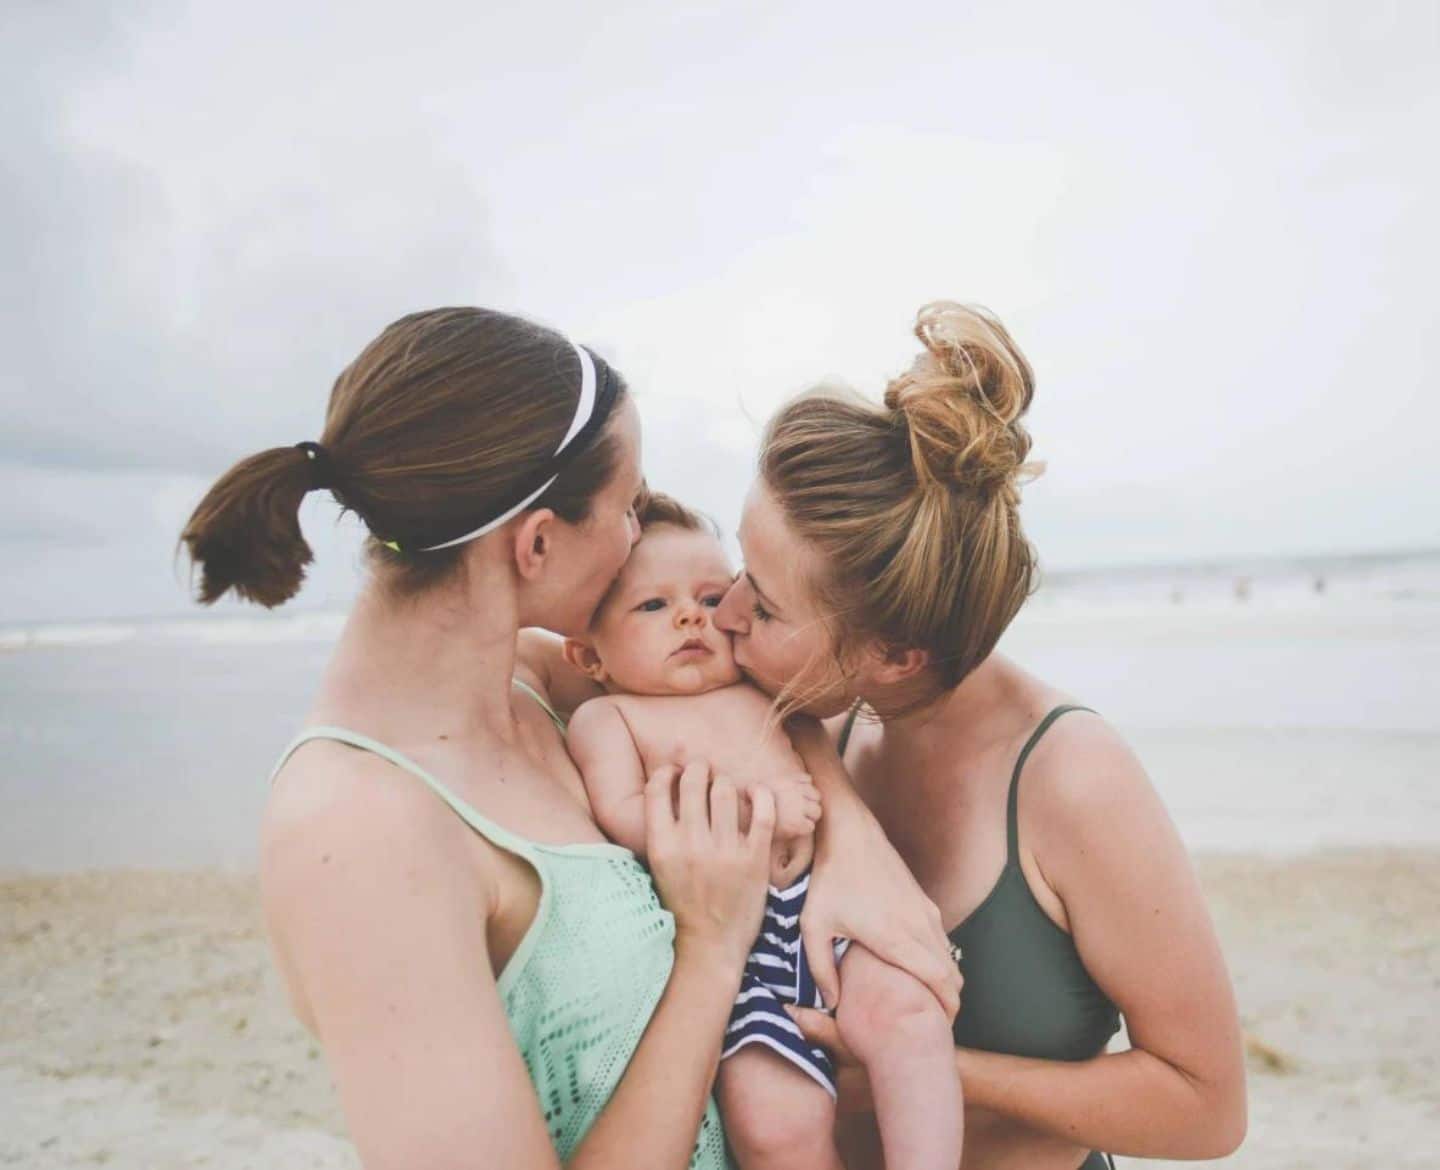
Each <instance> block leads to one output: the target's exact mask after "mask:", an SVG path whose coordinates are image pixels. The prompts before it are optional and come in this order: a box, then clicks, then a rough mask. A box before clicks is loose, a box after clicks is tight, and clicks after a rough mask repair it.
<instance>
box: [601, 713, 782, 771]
mask: <svg viewBox="0 0 1440 1170" xmlns="http://www.w3.org/2000/svg"><path fill="white" fill-rule="evenodd" d="M624 714H625V721H626V723H628V724H629V726H630V730H631V733H632V735H634V737H635V744H636V747H637V748H639V750H640V756H641V759H642V761H643V762H644V764H645V771H646V772H647V774H648V773H649V772H651V771H653V770H654V769H656V768H659V767H663V766H664V765H666V764H687V763H690V762H691V761H693V760H703V761H705V762H706V763H708V764H709V765H710V766H711V768H712V769H713V771H714V772H715V773H716V774H718V775H725V776H729V777H730V778H731V779H732V780H734V781H736V782H737V783H744V782H746V781H748V780H753V779H759V778H764V777H767V776H775V775H777V774H781V773H786V772H796V771H803V765H802V764H801V762H800V757H799V756H798V755H797V754H796V752H795V749H794V748H792V747H791V746H790V739H789V737H788V736H787V735H786V734H785V732H784V731H783V730H782V729H781V728H780V727H779V726H778V725H777V724H776V723H775V720H774V719H773V718H772V717H771V716H770V708H769V704H768V703H766V702H764V701H759V702H752V701H750V699H749V698H748V696H744V695H729V694H726V693H725V692H717V693H712V694H711V695H695V696H673V697H672V696H666V697H663V698H660V697H653V698H635V699H632V700H631V701H630V702H627V703H626V705H625V709H624Z"/></svg>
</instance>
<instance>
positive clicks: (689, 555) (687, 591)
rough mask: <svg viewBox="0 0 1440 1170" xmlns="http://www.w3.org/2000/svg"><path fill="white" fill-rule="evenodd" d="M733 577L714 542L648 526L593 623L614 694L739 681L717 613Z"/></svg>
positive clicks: (677, 691)
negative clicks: (718, 626) (716, 609)
mask: <svg viewBox="0 0 1440 1170" xmlns="http://www.w3.org/2000/svg"><path fill="white" fill-rule="evenodd" d="M733 578H734V573H733V572H732V571H731V568H730V562H729V561H728V560H727V559H726V557H725V550H724V549H723V548H722V547H721V546H720V542H719V540H717V539H716V538H715V537H714V536H711V535H710V534H709V533H708V532H687V531H686V530H685V529H683V528H676V527H675V526H674V525H670V524H657V525H655V526H653V527H651V528H647V529H646V530H645V533H644V535H643V536H641V538H640V543H639V544H637V545H636V546H635V550H634V551H633V552H632V553H631V554H630V559H629V560H628V561H626V562H625V567H624V569H622V570H621V573H620V578H619V580H618V581H616V583H615V586H614V588H613V590H612V591H611V593H610V594H609V596H608V597H606V599H605V602H604V604H603V605H602V606H601V607H600V610H599V612H598V613H597V614H596V615H595V620H594V622H593V623H592V625H591V628H590V634H589V638H588V639H587V640H588V641H589V642H590V643H591V645H592V646H593V647H594V650H595V654H596V655H597V656H598V658H599V660H600V664H601V665H602V667H603V670H604V674H605V679H604V681H605V683H606V685H607V686H608V687H609V689H611V690H612V691H617V692H622V693H626V694H636V695H698V694H703V693H704V692H705V691H713V690H715V689H716V688H717V687H723V686H729V685H730V684H731V683H736V682H739V681H740V671H739V668H738V667H736V665H735V657H734V655H733V653H732V652H731V648H730V636H729V635H728V634H725V633H722V632H721V631H720V630H718V629H716V628H715V621H714V617H715V607H716V606H717V605H719V604H720V599H721V598H722V597H723V596H725V590H726V589H728V588H729V587H730V582H731V580H732V579H733Z"/></svg>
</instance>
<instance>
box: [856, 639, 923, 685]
mask: <svg viewBox="0 0 1440 1170" xmlns="http://www.w3.org/2000/svg"><path fill="white" fill-rule="evenodd" d="M865 657H866V659H867V665H868V667H869V670H868V671H867V672H866V673H867V674H868V675H869V676H870V680H871V681H872V682H877V683H879V684H881V685H882V686H890V685H893V684H895V683H899V682H905V681H906V680H907V679H912V678H914V677H915V676H916V675H917V674H919V673H920V672H921V671H922V670H924V669H925V668H926V667H927V666H929V665H930V651H928V650H921V649H919V648H917V647H915V646H895V645H892V644H890V643H888V642H871V643H870V644H869V645H867V646H866V647H865Z"/></svg>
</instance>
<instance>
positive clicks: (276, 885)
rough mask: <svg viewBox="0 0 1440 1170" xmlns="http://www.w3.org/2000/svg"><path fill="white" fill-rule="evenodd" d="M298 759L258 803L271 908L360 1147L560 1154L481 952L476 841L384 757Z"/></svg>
mask: <svg viewBox="0 0 1440 1170" xmlns="http://www.w3.org/2000/svg"><path fill="white" fill-rule="evenodd" d="M305 766H306V770H305V772H304V773H303V774H301V775H289V776H283V777H281V780H280V783H282V784H284V783H285V782H286V781H289V782H291V783H292V784H296V785H297V787H296V789H295V791H294V799H293V800H289V801H288V803H289V804H290V805H291V807H289V808H287V809H286V811H285V815H284V819H283V820H278V819H277V818H276V817H274V816H272V815H270V814H267V825H266V833H265V840H264V843H263V848H262V862H261V878H262V890H263V896H264V904H265V911H266V919H267V925H268V927H269V931H270V936H271V941H272V945H273V946H274V948H275V951H276V955H277V959H278V960H279V962H280V964H281V966H282V967H283V968H284V969H285V970H286V972H287V975H288V982H289V983H290V986H291V988H292V990H293V992H294V994H295V997H296V998H297V1000H299V1001H301V1003H303V1007H304V1012H305V1014H308V1015H309V1017H310V1022H311V1027H312V1029H313V1030H314V1032H315V1034H316V1037H317V1038H318V1039H319V1041H320V1043H321V1046H322V1047H323V1049H324V1052H325V1060H326V1063H327V1065H328V1066H329V1069H330V1073H331V1076H332V1077H333V1078H334V1081H335V1085H336V1088H337V1090H338V1092H339V1097H340V1103H341V1107H342V1109H343V1111H344V1114H345V1118H346V1123H347V1127H348V1129H349V1133H350V1137H351V1140H352V1141H353V1142H354V1143H355V1146H356V1149H357V1151H358V1152H359V1155H360V1160H361V1163H362V1164H363V1165H364V1166H365V1167H366V1168H367V1170H392V1168H393V1170H408V1168H409V1167H414V1166H426V1167H434V1168H436V1170H461V1168H467V1170H468V1168H475V1170H478V1168H479V1167H481V1166H491V1167H497V1168H498V1167H521V1166H523V1167H527V1168H529V1167H532V1166H533V1167H537V1168H543V1167H557V1168H558V1166H559V1165H560V1163H559V1159H558V1158H557V1157H556V1155H555V1151H554V1147H553V1146H552V1144H551V1142H550V1138H549V1135H548V1133H547V1132H546V1127H545V1123H544V1121H543V1119H542V1117H541V1114H540V1108H539V1104H538V1102H537V1100H536V1097H535V1092H534V1089H533V1088H532V1087H531V1085H530V1080H529V1076H528V1074H527V1073H526V1070H525V1065H524V1062H523V1061H522V1060H521V1057H520V1052H519V1050H518V1049H517V1048H516V1046H515V1042H514V1039H513V1038H512V1036H511V1034H510V1031H509V1027H508V1025H507V1023H506V1020H505V1014H504V1009H503V1006H502V1004H501V1001H500V996H499V993H498V991H497V990H496V985H495V976H494V974H493V972H492V970H491V967H490V964H489V962H487V958H486V956H487V954H488V949H489V947H488V939H487V937H486V925H487V921H488V920H489V918H490V917H491V915H493V913H494V911H495V907H496V896H497V887H496V883H495V881H494V880H493V874H492V873H491V872H490V871H489V868H488V866H487V864H486V862H485V859H484V857H483V855H480V854H478V853H477V851H476V850H475V848H474V844H473V841H471V840H468V839H467V838H466V837H465V836H464V834H463V826H461V825H459V823H458V821H457V820H456V818H455V817H454V815H453V814H452V813H450V811H449V810H448V809H447V808H445V807H444V805H442V804H441V803H440V802H439V801H438V800H436V799H435V798H434V797H433V796H432V795H431V794H430V793H429V791H428V790H426V789H424V788H422V787H421V786H420V785H411V784H397V783H396V782H395V777H394V775H393V772H394V769H393V768H392V767H390V766H389V765H387V764H386V763H384V761H381V760H378V759H375V760H373V761H372V760H371V759H369V758H368V757H366V758H362V759H356V760H353V761H348V760H347V761H343V762H341V763H334V764H332V763H331V762H330V761H328V760H324V759H323V757H322V760H321V762H320V763H319V764H312V763H310V762H309V761H307V762H306V765H305ZM326 768H328V769H329V773H328V774H326V773H325V772H324V771H323V769H326ZM302 780H303V782H304V784H303V789H302V788H300V787H299V786H298V782H299V781H302ZM322 793H328V794H329V795H326V796H324V797H323V798H321V794H322ZM312 794H313V796H314V799H310V798H311V797H312ZM301 800H305V801H306V804H305V805H304V806H303V807H299V808H296V807H294V805H296V804H298V803H299V802H300V801H301ZM477 910H480V911H481V912H480V913H477V912H476V911H477Z"/></svg>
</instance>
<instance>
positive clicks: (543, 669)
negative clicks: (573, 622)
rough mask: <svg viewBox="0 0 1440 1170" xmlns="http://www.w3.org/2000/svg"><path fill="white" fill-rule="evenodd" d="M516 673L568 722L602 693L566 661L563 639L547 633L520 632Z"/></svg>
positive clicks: (594, 683) (517, 643)
mask: <svg viewBox="0 0 1440 1170" xmlns="http://www.w3.org/2000/svg"><path fill="white" fill-rule="evenodd" d="M515 671H516V673H517V674H519V675H520V676H521V677H522V678H523V679H524V680H525V681H526V682H527V683H529V684H530V685H531V686H532V687H534V688H535V689H536V690H538V691H539V692H540V693H541V694H542V695H544V696H545V697H546V699H548V700H549V702H550V705H551V706H552V707H554V708H555V710H556V711H558V712H559V713H560V714H561V715H562V716H565V717H567V718H568V717H569V715H570V714H571V713H572V712H574V711H576V710H578V709H579V707H580V704H582V703H585V702H587V701H589V700H590V699H594V698H596V697H598V696H600V695H603V694H604V693H605V689H604V688H603V687H601V686H600V685H599V684H598V683H597V682H595V681H594V680H593V679H591V678H589V677H587V676H586V675H585V674H583V673H582V672H581V671H578V670H576V669H575V667H573V666H571V665H570V663H568V662H566V661H565V639H564V638H562V637H560V635H559V634H552V633H551V632H550V631H549V630H542V629H538V628H536V627H530V628H527V629H523V630H521V631H520V637H519V640H518V641H517V642H516V645H515Z"/></svg>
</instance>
